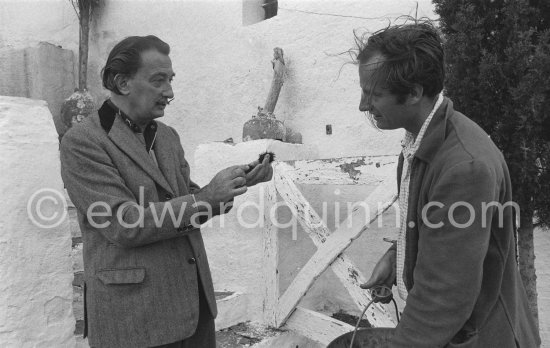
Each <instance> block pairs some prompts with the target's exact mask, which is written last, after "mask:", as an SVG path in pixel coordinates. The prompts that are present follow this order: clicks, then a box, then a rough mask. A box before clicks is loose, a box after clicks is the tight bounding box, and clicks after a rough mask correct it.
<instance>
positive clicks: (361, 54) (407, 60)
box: [355, 20, 445, 103]
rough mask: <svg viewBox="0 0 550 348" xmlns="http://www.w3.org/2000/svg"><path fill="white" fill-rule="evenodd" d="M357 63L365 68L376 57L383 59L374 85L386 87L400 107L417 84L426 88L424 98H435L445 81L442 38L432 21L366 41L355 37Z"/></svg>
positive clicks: (400, 27)
mask: <svg viewBox="0 0 550 348" xmlns="http://www.w3.org/2000/svg"><path fill="white" fill-rule="evenodd" d="M355 42H356V44H357V51H358V53H357V54H356V57H355V60H356V62H359V64H365V63H366V62H367V61H368V60H369V59H370V58H371V57H373V56H374V55H375V54H377V53H378V54H381V55H382V57H383V58H384V59H383V60H382V61H381V62H380V63H379V65H378V66H377V69H376V73H375V74H374V76H375V80H376V81H375V82H374V85H377V84H378V83H381V82H382V83H383V84H384V85H385V87H387V88H388V89H389V91H390V92H391V93H392V94H395V95H397V101H398V103H403V102H404V101H405V98H406V96H407V95H408V94H409V93H410V92H411V90H412V88H413V86H414V84H419V85H421V86H422V87H423V95H426V96H428V97H435V96H436V95H437V94H438V93H439V92H441V90H442V89H443V81H444V80H445V67H444V55H443V47H442V42H441V37H440V36H439V34H438V32H437V29H436V28H435V27H434V26H433V24H432V23H431V22H429V21H417V20H415V23H409V24H402V25H394V26H389V27H387V28H384V29H382V30H379V31H377V32H375V33H373V34H372V35H370V36H369V37H368V39H365V36H362V37H359V36H358V35H357V34H355Z"/></svg>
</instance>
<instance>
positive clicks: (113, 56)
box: [101, 35, 170, 94]
mask: <svg viewBox="0 0 550 348" xmlns="http://www.w3.org/2000/svg"><path fill="white" fill-rule="evenodd" d="M152 49H154V50H157V51H159V52H160V53H162V54H166V55H168V54H170V46H169V45H168V44H167V43H166V42H164V41H162V40H161V39H159V38H158V37H156V36H154V35H148V36H129V37H127V38H125V39H124V40H122V41H120V42H119V43H117V44H116V45H115V47H113V49H112V50H111V53H109V58H107V63H105V67H104V68H103V69H102V70H101V76H102V79H103V87H105V88H106V89H108V90H109V91H112V92H115V93H116V94H121V93H120V91H119V90H118V87H117V86H116V83H115V76H116V75H117V74H123V75H128V76H130V77H131V76H134V74H135V73H136V72H137V71H138V69H139V67H140V66H141V53H142V52H144V51H148V50H152Z"/></svg>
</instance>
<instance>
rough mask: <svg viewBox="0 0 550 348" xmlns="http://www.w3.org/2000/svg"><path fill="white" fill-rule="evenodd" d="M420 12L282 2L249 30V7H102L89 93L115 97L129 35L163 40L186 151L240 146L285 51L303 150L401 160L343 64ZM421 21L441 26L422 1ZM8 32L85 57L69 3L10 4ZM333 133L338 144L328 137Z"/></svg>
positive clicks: (376, 1)
mask: <svg viewBox="0 0 550 348" xmlns="http://www.w3.org/2000/svg"><path fill="white" fill-rule="evenodd" d="M416 4H417V1H414V0H399V1H398V0H391V1H388V0H372V1H368V2H367V1H362V0H351V1H350V0H345V1H326V0H314V1H298V0H283V1H279V12H278V15H277V16H276V17H274V18H271V19H269V20H266V21H262V22H259V23H256V24H253V25H248V26H243V25H242V18H243V8H242V6H243V3H242V1H240V0H216V1H192V0H184V1H153V0H145V1H138V2H129V1H121V0H111V1H104V2H103V1H102V2H101V6H100V7H99V8H97V9H95V12H94V19H93V21H92V26H91V32H90V57H89V67H88V73H89V75H88V76H89V78H88V80H89V83H88V85H89V88H90V91H91V93H92V95H93V96H94V97H95V98H96V101H98V102H101V101H102V99H104V98H105V96H106V95H107V93H106V91H105V90H103V88H102V86H101V80H100V72H101V68H102V67H103V66H104V64H105V60H106V58H107V55H108V53H109V51H110V50H111V48H112V47H113V46H114V45H115V43H116V42H118V41H119V40H121V39H122V38H124V37H126V36H129V35H146V34H155V35H157V36H159V37H160V38H162V39H163V40H165V41H166V42H168V43H169V44H170V45H171V47H172V52H171V58H172V61H173V67H174V71H175V72H176V74H177V76H176V79H175V80H174V83H173V88H174V93H175V96H176V99H175V100H174V101H173V102H172V103H171V105H170V107H169V108H167V110H166V116H165V118H164V121H165V122H166V123H168V124H170V125H172V126H174V127H175V128H176V129H177V130H178V132H179V133H180V135H181V137H182V142H183V144H184V146H185V148H186V149H188V150H191V149H194V148H196V147H197V146H198V145H199V144H202V143H206V142H211V141H220V140H224V139H227V138H229V137H233V139H235V140H236V141H240V140H241V136H242V126H243V124H244V123H245V122H246V121H247V120H248V119H250V117H251V116H252V115H253V114H255V113H256V111H257V107H258V106H263V105H264V103H265V100H266V98H267V94H268V91H269V87H270V84H271V79H272V75H273V70H272V67H271V63H270V61H271V59H272V56H273V48H274V47H276V46H277V47H281V48H283V50H284V52H285V62H286V63H287V71H288V73H287V76H286V80H285V84H284V86H283V88H282V91H281V94H280V97H279V101H278V104H277V107H276V109H275V115H276V116H277V118H278V119H280V120H282V121H284V122H285V124H286V125H288V126H290V127H291V128H292V129H294V130H295V131H297V132H300V133H301V134H302V135H303V142H304V144H310V145H315V146H317V147H318V149H319V151H320V152H321V153H322V155H323V157H338V156H351V155H366V154H371V155H377V154H395V153H397V152H398V151H399V139H400V137H401V132H385V133H382V132H379V131H377V130H375V129H373V128H372V127H371V126H370V124H369V123H368V121H367V120H366V118H365V116H364V115H363V114H362V113H360V112H359V111H358V109H357V108H358V104H359V98H360V89H359V85H358V83H359V78H358V74H357V68H356V67H355V66H353V65H345V66H343V65H344V63H346V62H347V61H349V59H348V57H347V56H346V55H338V54H339V53H341V52H344V51H347V50H348V49H350V48H351V47H353V46H354V41H353V30H354V29H359V30H369V31H374V30H376V29H379V28H381V27H383V26H385V25H387V23H388V21H387V19H390V20H391V19H395V18H397V17H398V16H400V15H404V14H414V11H415V8H416ZM296 10H299V11H310V12H318V13H328V14H337V15H344V16H358V17H365V19H361V18H349V17H338V16H327V15H317V14H312V13H304V12H297V11H296ZM144 14H147V15H146V16H144ZM418 16H428V17H432V18H433V17H434V14H433V5H432V4H431V2H430V1H429V0H421V1H418ZM21 23H26V24H25V25H24V26H22V25H21ZM0 29H1V30H0V48H1V47H12V48H19V47H26V46H28V45H33V44H35V43H36V42H37V41H40V40H42V41H45V40H48V41H49V42H52V43H54V44H56V45H62V46H63V47H65V48H68V49H71V50H73V51H74V52H75V54H76V53H77V47H78V24H77V22H76V16H75V15H74V11H73V9H72V7H71V5H70V3H69V1H62V0H58V1H48V2H35V1H33V2H15V1H13V2H12V1H8V2H7V3H6V4H4V3H3V4H2V11H1V17H0ZM327 124H331V125H332V129H333V132H332V135H327V134H325V126H326V125H327ZM191 165H193V163H192V159H191Z"/></svg>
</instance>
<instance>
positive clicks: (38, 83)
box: [0, 42, 76, 134]
mask: <svg viewBox="0 0 550 348" xmlns="http://www.w3.org/2000/svg"><path fill="white" fill-rule="evenodd" d="M75 59H76V58H75V55H74V53H73V52H72V51H70V50H66V49H63V48H61V47H57V46H55V45H52V44H50V43H47V42H40V43H38V44H37V45H36V46H33V47H26V48H10V47H4V48H1V49H0V66H1V67H2V69H0V95H5V96H14V97H27V98H33V99H41V100H45V101H47V102H48V108H49V109H50V112H51V114H52V115H53V120H54V123H55V128H56V130H57V133H58V134H63V133H65V132H66V131H67V126H66V125H65V124H63V122H62V120H61V106H62V104H63V100H65V99H66V98H68V97H69V96H70V95H71V94H72V93H73V92H74V89H75V86H76V72H75V64H76V63H75Z"/></svg>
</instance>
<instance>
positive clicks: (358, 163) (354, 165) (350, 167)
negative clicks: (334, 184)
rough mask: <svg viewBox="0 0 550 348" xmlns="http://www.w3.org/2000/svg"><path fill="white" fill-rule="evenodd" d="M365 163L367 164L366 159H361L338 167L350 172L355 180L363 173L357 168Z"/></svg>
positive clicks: (350, 175)
mask: <svg viewBox="0 0 550 348" xmlns="http://www.w3.org/2000/svg"><path fill="white" fill-rule="evenodd" d="M364 165H365V160H364V159H359V160H357V161H355V162H351V163H344V164H341V165H339V166H338V167H340V169H341V170H342V171H343V172H345V173H348V175H349V177H350V178H352V179H353V180H357V179H358V178H359V175H360V174H361V171H359V170H357V169H355V168H357V167H359V166H364Z"/></svg>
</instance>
